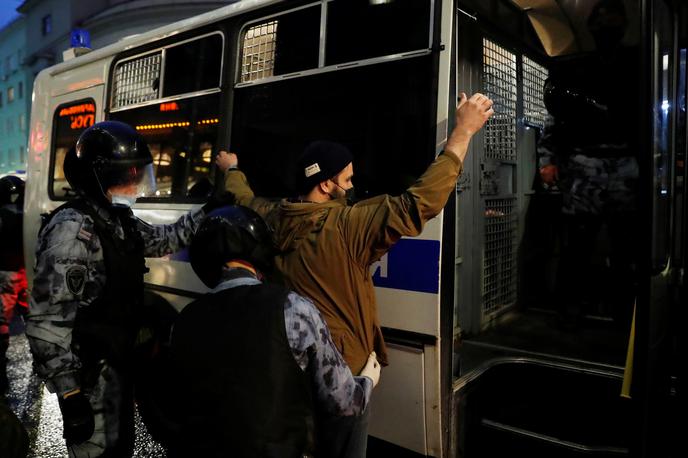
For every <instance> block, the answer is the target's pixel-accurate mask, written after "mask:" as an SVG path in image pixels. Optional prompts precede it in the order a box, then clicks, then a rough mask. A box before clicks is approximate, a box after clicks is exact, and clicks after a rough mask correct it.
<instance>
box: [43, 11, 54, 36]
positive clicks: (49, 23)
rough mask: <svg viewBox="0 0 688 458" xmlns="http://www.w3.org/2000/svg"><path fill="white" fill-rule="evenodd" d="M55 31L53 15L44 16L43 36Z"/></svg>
mask: <svg viewBox="0 0 688 458" xmlns="http://www.w3.org/2000/svg"><path fill="white" fill-rule="evenodd" d="M52 31H53V18H52V16H51V15H49V14H46V15H45V16H43V19H41V32H42V33H43V36H45V35H48V34H49V33H50V32H52Z"/></svg>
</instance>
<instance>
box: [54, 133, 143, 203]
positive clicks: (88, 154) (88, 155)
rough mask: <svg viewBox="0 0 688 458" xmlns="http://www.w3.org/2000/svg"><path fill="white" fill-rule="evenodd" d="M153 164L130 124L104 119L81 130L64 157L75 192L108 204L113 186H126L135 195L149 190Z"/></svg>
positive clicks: (67, 174) (66, 174) (67, 176)
mask: <svg viewBox="0 0 688 458" xmlns="http://www.w3.org/2000/svg"><path fill="white" fill-rule="evenodd" d="M152 163H153V158H152V156H151V153H150V150H149V149H148V145H147V144H146V142H145V140H144V139H143V138H142V137H141V135H139V133H138V132H136V130H135V129H134V128H133V127H131V126H129V125H128V124H125V123H123V122H118V121H104V122H99V123H97V124H94V125H92V126H91V127H89V128H88V129H86V130H85V131H83V132H82V133H81V135H80V136H79V139H78V140H77V142H76V145H75V147H74V148H72V149H71V150H70V151H68V152H67V154H66V156H65V162H64V171H65V177H66V178H67V181H69V184H70V185H71V186H72V188H74V189H75V190H76V191H77V192H79V193H80V194H83V195H85V196H87V197H90V198H92V199H94V200H96V201H98V202H99V203H110V201H111V200H112V196H110V195H109V193H108V191H111V190H112V189H113V188H117V187H123V186H124V187H127V186H128V187H130V188H132V192H133V193H134V194H133V195H134V196H135V197H138V196H141V195H144V194H146V193H148V192H150V191H152V190H153V187H154V185H155V182H154V180H153V173H152ZM135 197H134V198H135Z"/></svg>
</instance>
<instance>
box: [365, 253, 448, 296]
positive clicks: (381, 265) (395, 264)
mask: <svg viewBox="0 0 688 458" xmlns="http://www.w3.org/2000/svg"><path fill="white" fill-rule="evenodd" d="M439 260H440V242H439V241H438V240H418V239H401V240H399V241H398V242H397V243H396V244H395V245H394V247H392V249H391V250H390V251H389V252H388V253H387V254H386V255H385V256H383V257H382V259H380V261H378V262H376V263H375V264H373V265H372V267H371V269H372V272H373V283H374V284H375V286H380V287H383V288H393V289H402V290H406V291H419V292H422V293H433V294H437V291H438V290H439V278H440V261H439Z"/></svg>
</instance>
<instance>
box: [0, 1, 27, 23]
mask: <svg viewBox="0 0 688 458" xmlns="http://www.w3.org/2000/svg"><path fill="white" fill-rule="evenodd" d="M22 3H23V0H0V29H1V28H3V27H5V26H6V25H7V24H9V23H10V22H11V21H12V19H14V18H16V17H17V16H19V13H17V11H16V9H17V7H18V6H19V5H21V4H22Z"/></svg>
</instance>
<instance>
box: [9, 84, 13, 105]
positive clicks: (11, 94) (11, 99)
mask: <svg viewBox="0 0 688 458" xmlns="http://www.w3.org/2000/svg"><path fill="white" fill-rule="evenodd" d="M12 102H14V87H12V86H10V87H8V88H7V103H12Z"/></svg>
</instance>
